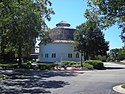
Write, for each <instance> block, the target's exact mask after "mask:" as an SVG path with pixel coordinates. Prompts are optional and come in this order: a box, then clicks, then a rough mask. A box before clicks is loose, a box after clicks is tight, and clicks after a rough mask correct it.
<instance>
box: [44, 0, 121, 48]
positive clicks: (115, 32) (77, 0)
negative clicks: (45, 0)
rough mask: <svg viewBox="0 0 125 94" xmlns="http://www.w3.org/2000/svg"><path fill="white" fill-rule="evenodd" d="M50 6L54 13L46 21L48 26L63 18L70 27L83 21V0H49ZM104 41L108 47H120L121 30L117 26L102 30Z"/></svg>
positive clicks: (84, 2) (84, 7)
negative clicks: (107, 42)
mask: <svg viewBox="0 0 125 94" xmlns="http://www.w3.org/2000/svg"><path fill="white" fill-rule="evenodd" d="M51 2H52V8H53V10H54V11H55V15H52V16H51V18H52V19H51V21H49V22H48V21H46V23H47V25H48V26H49V27H50V28H54V27H55V25H56V24H57V23H58V22H60V21H62V20H65V21H67V22H68V23H70V24H71V27H73V28H76V26H78V25H80V24H82V23H84V22H85V21H86V19H85V18H84V12H85V10H86V8H87V4H86V1H85V0H51ZM103 32H104V34H105V39H106V41H109V46H110V49H113V48H121V47H122V46H123V43H122V41H121V39H120V37H119V35H120V33H121V30H120V29H118V26H116V25H115V26H113V27H111V28H109V29H107V30H103Z"/></svg>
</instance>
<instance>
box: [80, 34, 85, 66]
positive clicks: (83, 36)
mask: <svg viewBox="0 0 125 94" xmlns="http://www.w3.org/2000/svg"><path fill="white" fill-rule="evenodd" d="M82 38H85V35H82ZM82 57H83V58H84V54H83V50H81V67H82V68H83V58H82Z"/></svg>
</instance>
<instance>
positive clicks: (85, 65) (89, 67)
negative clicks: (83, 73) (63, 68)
mask: <svg viewBox="0 0 125 94" xmlns="http://www.w3.org/2000/svg"><path fill="white" fill-rule="evenodd" d="M83 69H89V70H92V69H94V68H93V65H91V64H89V63H84V64H83Z"/></svg>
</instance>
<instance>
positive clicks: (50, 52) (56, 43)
mask: <svg viewBox="0 0 125 94" xmlns="http://www.w3.org/2000/svg"><path fill="white" fill-rule="evenodd" d="M74 32H75V29H73V28H70V24H69V23H67V22H66V21H61V22H60V23H58V24H56V27H55V28H53V29H52V30H50V31H49V37H50V39H51V40H52V42H51V43H48V44H42V43H40V50H39V51H40V52H39V56H40V57H39V58H40V61H41V62H61V61H64V60H66V61H67V60H68V61H80V60H81V58H82V57H81V54H80V53H78V52H75V50H74Z"/></svg>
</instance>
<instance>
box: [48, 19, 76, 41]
mask: <svg viewBox="0 0 125 94" xmlns="http://www.w3.org/2000/svg"><path fill="white" fill-rule="evenodd" d="M56 26H57V27H56V28H53V29H51V30H50V31H49V36H50V38H51V39H52V40H74V31H75V29H73V28H70V24H69V23H67V22H66V21H61V22H59V23H58V24H56Z"/></svg>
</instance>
